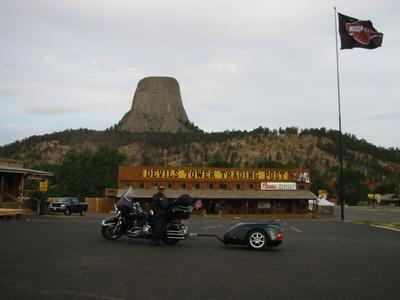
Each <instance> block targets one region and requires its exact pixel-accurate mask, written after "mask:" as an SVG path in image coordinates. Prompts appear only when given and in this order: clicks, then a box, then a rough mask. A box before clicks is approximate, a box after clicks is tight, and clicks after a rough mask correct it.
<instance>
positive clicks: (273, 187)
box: [261, 182, 296, 191]
mask: <svg viewBox="0 0 400 300" xmlns="http://www.w3.org/2000/svg"><path fill="white" fill-rule="evenodd" d="M261 190H262V191H295V190H296V182H261Z"/></svg>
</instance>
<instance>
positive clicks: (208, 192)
mask: <svg viewBox="0 0 400 300" xmlns="http://www.w3.org/2000/svg"><path fill="white" fill-rule="evenodd" d="M159 185H163V186H164V187H165V194H166V196H167V197H168V198H171V199H173V198H178V197H179V196H180V195H182V194H189V195H190V196H191V197H192V198H193V199H194V200H196V201H197V200H198V199H200V200H201V202H202V204H203V207H204V209H205V211H206V212H207V213H221V212H222V213H224V214H257V213H262V214H280V213H282V214H299V213H300V214H303V213H306V212H307V206H308V200H310V199H316V198H317V197H316V196H315V195H314V194H313V193H311V192H310V172H309V170H307V169H244V168H195V167H151V166H149V167H144V166H120V167H119V172H118V194H119V195H122V194H123V191H125V190H126V189H128V188H129V187H130V186H131V187H132V188H133V189H134V194H135V197H136V198H137V199H138V200H144V201H145V202H146V201H148V200H150V199H151V197H152V195H153V194H154V193H155V189H156V188H157V186H159Z"/></svg>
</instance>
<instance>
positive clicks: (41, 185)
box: [39, 180, 47, 192]
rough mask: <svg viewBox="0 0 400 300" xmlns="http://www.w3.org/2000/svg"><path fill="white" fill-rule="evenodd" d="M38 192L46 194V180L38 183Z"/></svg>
mask: <svg viewBox="0 0 400 300" xmlns="http://www.w3.org/2000/svg"><path fill="white" fill-rule="evenodd" d="M39 191H40V192H47V180H41V181H39Z"/></svg>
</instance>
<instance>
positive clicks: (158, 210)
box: [151, 185, 168, 246]
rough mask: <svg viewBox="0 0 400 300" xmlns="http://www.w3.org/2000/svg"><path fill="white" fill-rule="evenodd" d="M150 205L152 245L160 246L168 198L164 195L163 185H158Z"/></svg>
mask: <svg viewBox="0 0 400 300" xmlns="http://www.w3.org/2000/svg"><path fill="white" fill-rule="evenodd" d="M151 206H152V209H153V212H154V215H153V234H152V238H151V242H152V244H153V245H154V246H160V240H161V238H162V237H163V235H164V231H165V225H166V221H167V209H168V199H167V197H165V195H164V186H162V185H160V186H158V193H156V194H154V195H153V199H152V201H151Z"/></svg>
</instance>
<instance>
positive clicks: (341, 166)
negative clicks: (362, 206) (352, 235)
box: [334, 7, 344, 221]
mask: <svg viewBox="0 0 400 300" xmlns="http://www.w3.org/2000/svg"><path fill="white" fill-rule="evenodd" d="M334 14H335V41H336V81H337V97H338V110H339V201H340V219H341V220H342V221H343V220H344V197H343V142H342V113H341V107H340V80H339V50H338V38H337V36H338V33H337V20H336V19H337V13H336V7H334Z"/></svg>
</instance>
